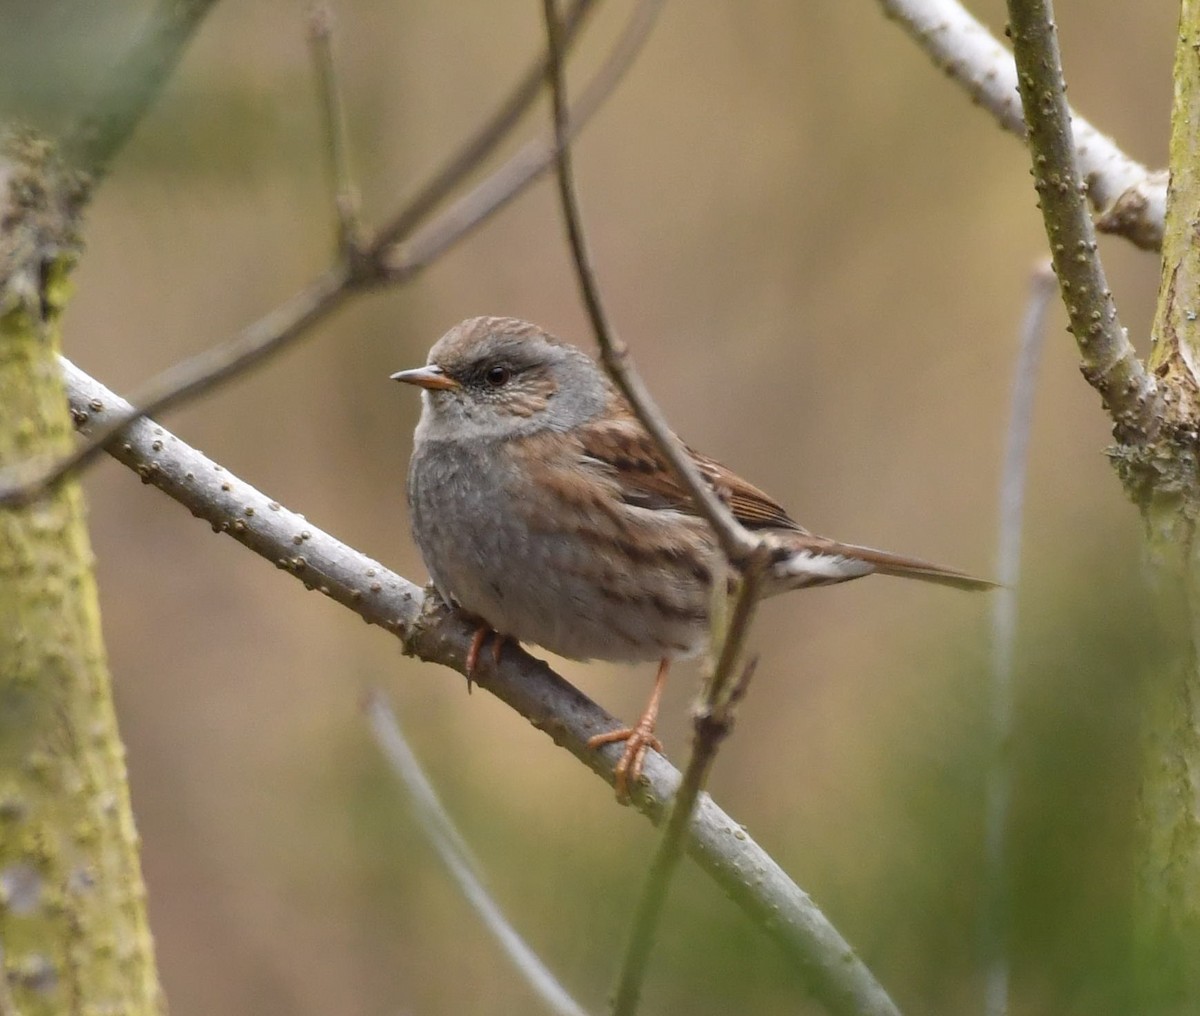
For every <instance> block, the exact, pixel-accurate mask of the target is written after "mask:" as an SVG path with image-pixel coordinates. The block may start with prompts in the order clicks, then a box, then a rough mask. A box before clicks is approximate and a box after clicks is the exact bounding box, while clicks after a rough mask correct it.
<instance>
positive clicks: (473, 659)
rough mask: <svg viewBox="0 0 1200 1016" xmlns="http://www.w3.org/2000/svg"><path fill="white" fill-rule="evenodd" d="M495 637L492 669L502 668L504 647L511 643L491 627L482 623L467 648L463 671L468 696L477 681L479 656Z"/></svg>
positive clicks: (505, 636) (506, 637)
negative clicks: (489, 638) (485, 644)
mask: <svg viewBox="0 0 1200 1016" xmlns="http://www.w3.org/2000/svg"><path fill="white" fill-rule="evenodd" d="M489 635H491V636H492V637H493V641H492V667H493V669H494V668H496V667H499V666H500V656H501V655H502V654H503V652H504V646H505V644H506V643H507V642H509V641H510V639H509V637H508V636H507V635H501V634H500V633H499V632H498V631H496V630H495V629H494V628H493V627H492V626H491V625H489V624H486V623H484V622H480V624H479V627H478V628H476V629H475V634H474V636H472V638H471V645H470V646H469V647H468V648H467V659H466V664H465V666H464V667H463V671H464V673H465V675H466V678H467V694H470V692H471V686H472V684H473V683H474V681H475V672H476V670H477V669H478V668H479V654H480V652H482V650H483V644H484V643H485V642H486V641H487V640H488V636H489Z"/></svg>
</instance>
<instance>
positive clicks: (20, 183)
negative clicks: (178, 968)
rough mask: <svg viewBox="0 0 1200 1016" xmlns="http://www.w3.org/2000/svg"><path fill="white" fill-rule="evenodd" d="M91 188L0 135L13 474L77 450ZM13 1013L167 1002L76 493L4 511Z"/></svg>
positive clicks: (3, 839)
mask: <svg viewBox="0 0 1200 1016" xmlns="http://www.w3.org/2000/svg"><path fill="white" fill-rule="evenodd" d="M79 196H80V192H79V190H78V188H77V187H75V186H74V185H73V184H72V182H71V180H70V179H69V177H68V176H67V175H66V174H64V173H62V172H60V171H59V170H57V169H56V167H55V164H54V161H53V159H52V157H51V155H50V152H49V149H48V146H46V145H45V144H44V143H42V142H40V141H38V140H37V139H36V138H33V137H31V136H28V135H24V136H16V137H14V136H9V137H6V138H4V139H3V144H2V145H0V467H7V466H12V465H14V464H18V463H21V462H25V461H27V460H29V459H30V458H38V457H46V456H57V455H61V454H62V453H63V452H64V451H66V450H68V449H69V448H70V445H71V441H72V430H73V429H72V425H71V419H70V416H69V411H68V408H67V402H66V398H65V396H64V393H63V388H62V382H61V377H60V371H59V366H58V362H57V353H58V345H59V343H58V338H59V322H60V316H61V311H62V306H63V302H64V299H65V294H66V280H67V276H68V274H69V271H70V268H71V266H72V263H73V261H74V256H75V229H76V221H75V220H76V217H77V205H78V198H79ZM0 949H2V953H0V969H2V970H3V974H4V977H3V978H0V1016H17V1014H20V1016H40V1014H47V1016H49V1014H62V1013H91V1012H95V1013H101V1012H104V1013H109V1012H111V1013H122V1014H124V1016H153V1014H159V1013H161V1012H163V1010H164V1009H165V1006H164V1003H163V1000H162V996H161V992H160V990H159V986H158V979H157V973H156V970H155V966H154V955H153V946H152V942H151V938H150V932H149V927H148V924H147V919H146V907H145V889H144V886H143V882H142V875H141V869H140V864H139V859H138V843H137V834H136V832H135V830H134V825H133V816H132V812H131V810H130V803H129V793H128V788H127V784H126V774H125V762H124V751H123V748H122V745H121V741H120V737H119V735H118V732H117V724H116V717H115V715H114V712H113V702H112V694H111V688H110V681H109V673H108V669H107V664H106V661H105V654H104V645H103V641H102V637H101V631H100V615H99V607H98V601H97V595H96V585H95V580H94V577H93V574H92V556H91V550H90V547H89V543H88V536H87V530H86V528H85V525H84V505H83V499H82V496H81V493H80V490H79V488H78V486H77V485H76V484H75V483H73V482H70V483H67V484H64V485H63V486H61V487H59V488H58V489H57V490H56V491H55V492H54V493H52V494H50V495H48V496H46V497H45V498H43V499H41V500H39V501H37V502H36V503H34V504H31V505H29V506H26V507H19V508H12V507H0Z"/></svg>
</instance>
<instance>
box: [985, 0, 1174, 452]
mask: <svg viewBox="0 0 1200 1016" xmlns="http://www.w3.org/2000/svg"><path fill="white" fill-rule="evenodd" d="M1008 12H1009V23H1010V24H1009V34H1010V36H1011V38H1012V42H1013V52H1014V57H1015V60H1016V64H1017V77H1018V85H1019V88H1020V93H1021V102H1022V105H1023V107H1024V110H1025V123H1026V138H1027V142H1028V145H1029V152H1030V157H1031V161H1032V164H1033V179H1034V186H1035V188H1036V190H1037V193H1038V198H1039V205H1040V207H1041V211H1042V219H1043V221H1044V223H1045V228H1046V236H1047V238H1048V239H1049V242H1050V257H1051V260H1052V261H1053V263H1054V272H1055V275H1057V276H1058V286H1059V291H1060V292H1061V294H1062V299H1063V303H1064V304H1065V305H1066V308H1067V318H1068V320H1069V321H1070V329H1071V333H1072V334H1073V335H1074V336H1075V343H1076V346H1077V347H1078V349H1079V355H1080V359H1081V360H1082V364H1081V369H1082V371H1083V375H1084V377H1085V378H1086V379H1087V381H1088V383H1089V384H1090V385H1091V386H1092V387H1093V388H1095V389H1096V391H1097V392H1099V393H1100V397H1101V398H1102V399H1103V401H1104V407H1105V409H1106V410H1107V412H1108V415H1109V417H1110V418H1111V419H1112V421H1113V425H1114V426H1113V429H1114V432H1115V433H1116V435H1117V438H1118V440H1119V441H1121V442H1122V443H1129V444H1137V443H1141V442H1143V441H1144V440H1145V439H1146V438H1148V437H1149V436H1151V435H1152V434H1153V431H1154V428H1155V426H1156V418H1157V408H1158V393H1157V387H1156V385H1155V383H1154V379H1153V378H1152V377H1151V376H1150V375H1149V374H1147V373H1146V370H1145V368H1144V367H1143V366H1142V363H1141V361H1140V360H1139V359H1138V358H1137V353H1136V351H1135V350H1134V348H1133V345H1132V344H1131V343H1130V341H1129V337H1128V336H1127V335H1126V333H1125V329H1124V328H1123V327H1122V326H1121V322H1120V319H1119V318H1118V317H1117V307H1116V304H1115V303H1114V301H1113V296H1112V291H1111V290H1110V289H1109V288H1108V280H1107V279H1106V278H1105V275H1104V266H1103V265H1102V264H1101V263H1100V256H1099V253H1098V252H1097V250H1096V232H1095V229H1094V227H1093V225H1092V220H1091V217H1090V216H1089V215H1088V210H1087V200H1086V197H1085V188H1084V185H1083V181H1082V180H1081V179H1080V175H1079V166H1078V164H1077V161H1076V158H1075V147H1074V143H1073V141H1072V133H1071V116H1070V111H1069V110H1068V108H1067V99H1066V84H1065V82H1064V81H1063V74H1062V61H1061V58H1060V56H1059V51H1058V33H1057V29H1056V28H1055V26H1054V20H1053V10H1052V7H1051V3H1050V0H1008Z"/></svg>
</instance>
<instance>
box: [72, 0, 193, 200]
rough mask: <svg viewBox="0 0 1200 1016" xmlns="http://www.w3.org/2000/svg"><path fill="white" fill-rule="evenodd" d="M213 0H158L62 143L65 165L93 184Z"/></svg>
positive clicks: (104, 172)
mask: <svg viewBox="0 0 1200 1016" xmlns="http://www.w3.org/2000/svg"><path fill="white" fill-rule="evenodd" d="M215 5H216V0H158V2H157V3H156V4H155V5H154V11H153V12H152V13H151V15H150V20H149V23H148V24H147V25H146V27H145V30H144V31H143V33H142V36H141V38H140V39H139V40H138V41H137V43H136V44H135V45H134V47H133V50H132V51H131V52H130V53H129V55H128V56H127V57H126V58H125V60H124V61H123V62H122V63H121V65H120V66H119V67H117V68H116V69H115V70H114V71H113V72H112V74H111V75H110V77H109V79H108V80H107V81H106V82H104V84H103V85H101V86H100V88H99V89H98V90H97V95H96V97H95V99H94V101H93V102H92V108H91V109H90V110H89V111H88V112H87V113H86V114H85V115H84V116H82V117H81V118H80V119H79V120H78V122H77V123H76V124H75V126H74V127H73V128H72V130H71V132H70V134H69V135H68V136H67V138H66V140H65V141H64V143H63V156H64V159H65V161H66V162H67V164H68V165H70V166H72V167H74V168H75V169H77V170H79V171H80V172H82V173H84V174H85V175H86V177H87V184H88V186H89V188H94V187H95V185H96V184H98V183H99V182H100V181H101V180H103V179H104V177H105V176H107V175H108V169H109V166H110V164H111V163H112V160H113V157H114V156H115V155H116V154H117V152H119V151H120V150H121V149H122V148H123V147H124V145H125V142H126V141H128V140H129V137H130V135H131V134H133V131H134V128H135V127H137V125H138V124H139V123H140V122H141V120H142V117H143V116H145V115H146V111H147V110H148V109H149V108H150V106H151V105H152V104H153V103H154V100H155V99H156V98H158V95H159V93H160V92H161V91H162V89H163V86H164V85H165V84H166V82H167V79H168V78H169V77H170V76H171V74H172V73H174V71H175V67H176V65H177V64H178V63H179V59H180V57H182V56H183V51H184V49H185V48H186V46H187V44H188V41H189V40H190V39H191V37H192V35H193V34H194V33H195V31H196V29H197V28H199V27H200V22H201V21H203V20H204V16H205V15H206V14H208V12H209V11H210V10H212V8H213V7H214V6H215Z"/></svg>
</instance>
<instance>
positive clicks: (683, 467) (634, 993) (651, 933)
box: [543, 0, 769, 1016]
mask: <svg viewBox="0 0 1200 1016" xmlns="http://www.w3.org/2000/svg"><path fill="white" fill-rule="evenodd" d="M543 13H544V16H545V21H546V35H547V40H548V52H549V60H548V62H547V77H548V79H549V83H550V93H551V100H552V107H553V113H554V142H555V161H556V163H557V174H556V176H557V180H558V190H559V196H560V198H561V201H562V208H563V218H564V220H565V223H566V228H567V237H568V240H569V242H570V246H571V253H572V256H573V259H574V262H575V269H576V275H577V277H578V280H579V287H580V290H581V293H582V296H583V301H584V304H585V305H586V307H587V311H588V316H589V317H590V318H591V322H592V329H593V331H594V332H595V334H596V341H597V343H598V344H599V346H600V353H601V361H602V362H603V363H604V365H605V367H606V368H607V370H608V373H609V376H610V377H611V378H612V379H613V382H614V383H615V384H616V385H617V387H618V388H619V389H620V390H621V392H622V394H624V395H625V397H626V398H627V399H628V400H629V403H630V405H631V406H632V407H633V410H634V413H635V414H636V415H637V417H638V420H639V421H640V422H641V423H642V425H643V426H644V427H645V428H646V430H647V431H648V432H649V433H650V435H651V436H652V437H653V439H654V442H655V444H656V446H657V447H658V449H659V450H660V451H661V452H662V454H663V455H664V457H666V458H667V460H668V461H669V462H670V463H671V465H672V467H673V468H674V470H675V473H676V474H677V475H678V477H679V479H680V481H681V482H682V483H683V485H684V487H685V488H686V489H687V491H688V493H689V494H690V495H691V497H692V501H693V503H694V504H695V505H696V507H697V508H698V510H699V511H700V513H701V514H702V515H703V516H704V517H705V519H706V520H707V522H708V523H709V525H710V526H711V527H712V529H713V532H714V534H715V535H716V537H717V540H718V542H719V544H720V545H721V548H722V550H723V552H724V554H725V557H726V559H727V560H728V562H729V563H730V565H732V566H733V567H734V569H735V571H736V576H735V577H736V580H737V591H736V593H735V594H734V596H733V609H732V620H731V622H730V624H729V626H728V628H727V629H726V630H723V631H714V633H713V642H712V644H713V647H714V651H715V652H716V653H717V655H718V659H717V662H716V665H715V667H714V668H713V672H712V675H711V678H710V680H709V683H708V687H707V691H706V695H705V698H704V703H703V705H702V707H701V709H700V711H699V715H698V717H697V722H696V737H695V742H694V746H693V750H692V755H691V758H690V760H689V763H688V766H687V769H686V770H685V772H684V775H683V780H682V782H681V784H680V787H679V790H678V791H677V793H676V795H675V798H674V800H673V801H672V803H671V809H670V814H669V816H668V819H667V823H666V827H665V828H664V830H663V835H662V837H661V838H660V840H659V844H658V848H657V850H656V851H655V855H654V859H653V861H652V862H651V865H650V867H649V869H648V871H647V873H646V878H645V881H644V883H643V887H642V892H641V895H640V897H639V899H638V904H637V907H636V908H635V912H634V917H633V921H632V925H631V931H630V936H629V940H628V943H627V946H626V949H625V952H624V954H623V958H622V962H621V966H620V969H619V972H618V976H617V989H616V992H615V994H614V998H613V1008H612V1011H613V1013H614V1016H631V1014H632V1013H634V1012H635V1011H636V1009H637V1005H638V999H639V997H640V995H641V986H642V983H643V982H644V980H645V974H646V968H647V964H648V963H649V958H650V952H651V948H652V946H653V944H654V939H655V936H656V934H657V929H658V924H659V921H660V919H661V917H662V912H663V907H664V905H665V903H666V898H667V891H668V889H669V888H670V885H671V881H672V876H673V874H674V871H675V868H676V867H677V866H678V863H679V860H680V858H681V857H682V856H683V849H684V842H685V834H686V831H687V827H688V823H689V821H690V819H691V816H692V813H693V811H694V810H695V807H696V804H697V801H698V799H699V796H700V793H701V791H702V790H703V789H704V785H705V782H706V781H707V779H708V773H709V770H710V769H711V767H712V763H713V761H714V760H715V758H716V753H717V749H718V747H719V745H720V742H721V740H722V738H723V736H724V734H725V733H726V732H727V731H728V729H729V727H730V725H731V723H732V709H733V705H734V703H735V702H736V700H737V699H738V698H739V697H740V694H739V693H738V692H737V691H736V690H734V691H733V692H731V691H730V686H731V683H732V682H733V675H734V673H735V668H736V667H737V665H738V662H739V660H740V658H741V652H742V648H743V646H744V643H745V639H746V636H747V634H748V632H749V628H750V621H751V619H752V618H753V615H754V611H755V608H756V606H757V603H758V593H759V585H760V582H761V579H762V577H763V574H764V569H765V568H766V566H767V563H768V558H769V555H768V551H767V549H766V547H765V545H764V544H763V543H762V542H761V541H759V540H757V539H756V538H754V537H753V536H751V535H750V534H749V533H747V532H746V531H745V530H744V529H743V528H742V526H741V525H739V524H738V522H737V520H736V519H735V518H734V517H733V514H732V513H731V512H730V511H729V509H728V508H726V506H725V505H724V504H723V503H722V502H721V500H720V498H719V497H717V495H716V493H715V492H714V491H713V490H712V488H711V487H710V486H709V485H708V484H707V483H706V482H705V481H704V479H703V478H702V477H701V476H700V472H699V470H698V469H697V468H696V466H695V463H694V462H693V461H692V459H691V457H690V456H689V455H688V454H687V452H686V450H685V449H684V447H683V445H682V443H681V442H680V441H679V439H678V438H677V437H675V435H674V434H673V433H672V431H671V429H670V427H669V426H668V425H667V422H666V420H665V418H664V417H663V415H662V413H661V411H660V410H659V409H658V407H657V406H656V405H655V403H654V401H653V399H652V398H651V397H650V394H649V392H647V391H646V390H645V387H644V385H643V384H642V381H641V378H640V376H639V375H638V373H637V369H636V368H635V367H634V365H633V361H632V358H631V357H630V355H629V351H628V348H627V347H626V346H625V344H624V343H623V342H622V341H621V339H620V337H619V336H618V335H617V334H616V331H615V330H614V329H613V327H612V324H611V322H610V321H609V320H608V315H607V312H606V311H605V309H604V302H603V300H602V299H601V297H600V286H599V283H598V281H597V279H596V270H595V267H594V266H593V264H592V260H591V255H590V253H589V251H588V245H587V239H586V237H585V235H584V230H583V218H582V215H581V213H580V210H579V200H578V197H577V195H576V193H575V180H574V175H573V173H572V170H571V150H570V139H569V137H568V118H567V98H566V84H565V82H564V79H563V68H562V38H561V32H562V29H561V27H560V26H559V23H558V14H557V9H556V5H555V0H543ZM717 583H718V585H719V586H721V587H723V586H724V582H723V577H722V578H719V579H718V580H717ZM723 592H724V589H723V588H722V593H723ZM749 673H750V669H747V670H746V671H745V675H746V676H745V679H744V680H743V681H741V682H737V684H738V686H740V688H741V690H742V691H744V689H745V684H746V681H748V680H749V677H748V675H749Z"/></svg>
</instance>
